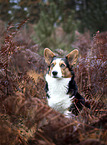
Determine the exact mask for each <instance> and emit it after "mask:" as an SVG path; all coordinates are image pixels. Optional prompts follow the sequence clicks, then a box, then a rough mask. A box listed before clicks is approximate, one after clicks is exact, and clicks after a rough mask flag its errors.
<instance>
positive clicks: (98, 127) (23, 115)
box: [0, 0, 107, 145]
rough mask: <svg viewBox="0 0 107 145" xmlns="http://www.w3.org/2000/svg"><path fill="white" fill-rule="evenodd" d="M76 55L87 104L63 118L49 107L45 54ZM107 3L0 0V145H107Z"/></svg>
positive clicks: (92, 0) (81, 90)
mask: <svg viewBox="0 0 107 145" xmlns="http://www.w3.org/2000/svg"><path fill="white" fill-rule="evenodd" d="M45 47H49V48H50V49H51V50H53V51H54V53H55V54H56V55H59V56H61V57H63V56H65V55H66V54H68V53H69V52H70V51H72V50H73V49H75V48H76V49H78V50H79V59H78V62H77V64H76V66H74V67H73V71H74V72H75V81H76V83H77V86H78V91H79V93H80V94H81V95H82V96H83V97H84V98H85V100H86V102H87V103H90V105H91V108H90V109H87V108H86V107H83V110H82V111H81V112H79V115H78V116H74V117H73V118H70V119H68V118H65V117H64V116H63V115H62V114H60V113H59V112H56V111H55V110H52V108H50V107H49V106H48V104H47V98H46V92H45V90H44V88H45V84H46V82H45V79H44V76H45V74H46V71H47V64H46V63H45V60H44V56H43V51H44V48H45ZM106 70H107V0H0V145H7V144H8V145H68V144H69V145H106V144H107V129H106V128H107V80H106V78H107V77H106V76H107V75H106V73H107V72H106Z"/></svg>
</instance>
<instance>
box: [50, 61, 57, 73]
mask: <svg viewBox="0 0 107 145" xmlns="http://www.w3.org/2000/svg"><path fill="white" fill-rule="evenodd" d="M52 64H54V66H55V65H56V61H55V60H54V61H53V62H52V63H51V65H50V71H49V75H51V71H52V68H53V67H52Z"/></svg>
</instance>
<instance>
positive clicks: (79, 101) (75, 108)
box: [45, 57, 90, 115]
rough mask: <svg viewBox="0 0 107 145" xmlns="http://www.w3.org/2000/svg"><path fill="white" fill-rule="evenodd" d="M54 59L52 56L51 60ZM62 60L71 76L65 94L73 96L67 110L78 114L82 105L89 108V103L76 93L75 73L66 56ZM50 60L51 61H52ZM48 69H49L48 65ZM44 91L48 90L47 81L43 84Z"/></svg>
mask: <svg viewBox="0 0 107 145" xmlns="http://www.w3.org/2000/svg"><path fill="white" fill-rule="evenodd" d="M54 59H56V57H54V58H53V59H52V61H53V60H54ZM62 60H63V61H64V62H65V63H66V65H67V67H68V68H69V71H70V72H71V75H72V78H71V81H70V82H69V84H68V92H67V94H70V98H72V97H73V96H74V97H75V98H74V103H73V104H72V105H71V106H70V108H69V111H71V112H72V113H73V114H75V115H78V113H79V110H82V108H83V106H86V107H87V108H90V104H88V105H87V104H86V103H85V99H84V98H83V97H82V96H81V95H80V94H79V93H78V87H77V84H76V82H75V80H74V78H75V74H74V71H73V70H72V67H70V65H69V63H68V60H67V58H62ZM52 61H51V62H52ZM48 67H49V70H50V66H48ZM45 91H46V93H47V92H48V83H47V82H46V86H45ZM47 97H48V98H50V96H49V95H48V94H47Z"/></svg>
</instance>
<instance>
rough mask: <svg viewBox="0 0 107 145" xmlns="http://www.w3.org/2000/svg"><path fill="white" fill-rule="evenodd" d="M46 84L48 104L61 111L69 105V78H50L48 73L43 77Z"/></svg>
mask: <svg viewBox="0 0 107 145" xmlns="http://www.w3.org/2000/svg"><path fill="white" fill-rule="evenodd" d="M45 79H46V81H47V84H48V92H47V93H48V95H49V99H48V104H49V106H51V107H52V108H54V109H55V110H57V111H60V112H61V113H63V112H64V110H67V108H68V107H69V106H70V105H71V100H70V96H69V95H68V94H67V92H68V87H69V86H68V85H69V82H70V80H71V78H62V79H60V78H52V77H51V76H50V75H49V74H46V77H45Z"/></svg>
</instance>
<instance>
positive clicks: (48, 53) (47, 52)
mask: <svg viewBox="0 0 107 145" xmlns="http://www.w3.org/2000/svg"><path fill="white" fill-rule="evenodd" d="M54 56H55V54H54V53H53V52H52V51H51V50H50V49H49V48H45V50H44V57H45V61H46V63H47V64H48V65H50V63H51V60H52V58H53V57H54Z"/></svg>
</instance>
